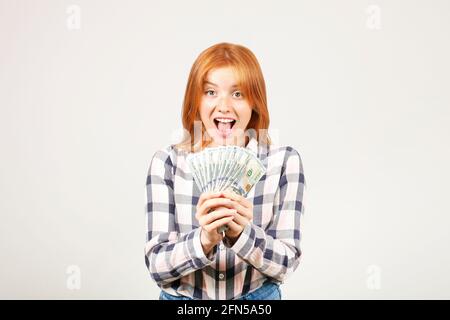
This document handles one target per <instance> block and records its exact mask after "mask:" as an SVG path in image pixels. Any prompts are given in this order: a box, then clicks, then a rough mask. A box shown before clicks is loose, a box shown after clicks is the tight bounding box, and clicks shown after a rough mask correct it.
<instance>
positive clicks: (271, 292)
mask: <svg viewBox="0 0 450 320" xmlns="http://www.w3.org/2000/svg"><path fill="white" fill-rule="evenodd" d="M159 300H194V299H192V298H189V297H185V296H179V297H178V296H174V295H171V294H168V293H167V292H165V291H161V294H160V295H159ZM236 300H281V290H280V285H279V284H276V283H273V282H266V283H265V284H263V285H262V286H261V287H260V288H258V289H256V290H255V291H253V292H251V293H247V294H246V295H244V296H242V297H240V298H239V299H236Z"/></svg>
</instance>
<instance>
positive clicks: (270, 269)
mask: <svg viewBox="0 0 450 320" xmlns="http://www.w3.org/2000/svg"><path fill="white" fill-rule="evenodd" d="M246 148H249V149H250V150H253V151H254V152H255V153H256V154H257V156H258V158H259V159H261V161H262V162H263V164H264V166H265V167H266V169H267V171H266V174H265V175H264V176H263V177H262V178H261V180H260V181H259V182H258V183H257V184H256V185H255V186H254V187H253V189H252V190H251V191H250V192H249V193H248V195H247V199H249V200H250V201H251V202H252V203H253V222H250V223H248V224H247V226H246V227H245V228H244V230H243V232H242V233H241V235H240V236H239V238H238V239H237V241H236V242H235V243H234V245H232V246H230V244H229V243H228V241H227V239H226V238H225V239H224V240H223V241H222V242H221V243H220V244H219V245H216V246H215V247H214V248H213V250H212V251H211V252H210V253H209V254H208V255H207V256H206V255H205V253H204V251H203V249H202V245H201V243H200V230H201V227H200V225H199V223H198V221H197V219H196V218H195V213H196V206H197V202H198V199H199V196H200V191H199V189H198V188H197V186H196V184H195V183H194V180H193V178H192V175H191V173H190V171H189V169H188V165H187V162H186V155H187V153H186V152H185V151H182V150H178V149H176V148H175V147H174V146H173V145H170V146H168V147H166V148H164V149H161V150H158V151H157V152H156V153H155V154H154V155H153V158H152V160H151V163H150V168H149V171H148V175H147V185H146V192H147V199H148V201H147V206H146V207H147V208H146V226H147V236H146V245H145V263H146V265H147V268H148V269H149V271H150V275H151V277H152V279H153V280H154V281H155V282H156V283H157V285H158V286H159V287H160V288H161V289H162V290H164V291H165V292H167V293H169V294H172V295H183V296H188V297H191V298H194V299H204V300H208V299H213V300H230V299H236V298H239V297H241V296H243V295H245V294H247V293H249V292H252V291H254V290H256V289H258V288H259V287H261V286H262V285H263V284H264V283H265V282H267V281H272V282H276V283H283V282H284V280H285V279H286V277H287V276H288V275H290V274H291V273H292V272H293V271H294V270H295V269H296V268H297V266H298V264H299V262H300V255H301V250H300V216H301V213H302V212H304V205H303V202H302V199H303V193H304V190H305V189H306V184H305V178H304V175H303V165H302V161H301V158H300V155H299V153H298V152H297V151H296V150H295V149H294V148H292V147H289V146H284V147H279V146H278V147H277V146H273V145H270V146H269V147H267V146H262V145H261V144H258V142H257V140H256V139H255V138H251V140H250V141H249V143H248V144H247V146H246Z"/></svg>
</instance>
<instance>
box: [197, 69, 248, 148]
mask: <svg viewBox="0 0 450 320" xmlns="http://www.w3.org/2000/svg"><path fill="white" fill-rule="evenodd" d="M251 115H252V108H251V106H250V105H249V103H248V101H247V99H246V97H244V96H243V94H242V93H241V91H240V88H239V87H237V78H236V77H235V75H234V73H233V69H231V68H229V67H224V68H218V69H213V70H211V71H210V72H209V73H208V75H207V77H206V83H205V84H204V87H203V95H202V99H201V103H200V119H201V121H202V122H203V125H204V126H205V128H206V131H207V134H208V135H209V137H210V138H211V139H212V142H211V144H210V145H209V146H211V147H213V146H220V145H241V146H243V145H244V144H245V142H244V141H245V140H243V139H244V138H245V129H246V128H247V125H248V123H249V121H250V118H251Z"/></svg>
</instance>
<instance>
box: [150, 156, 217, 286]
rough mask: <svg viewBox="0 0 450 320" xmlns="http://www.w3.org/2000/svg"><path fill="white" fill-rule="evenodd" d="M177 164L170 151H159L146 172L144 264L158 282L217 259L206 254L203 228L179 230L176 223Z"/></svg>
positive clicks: (165, 282) (213, 253) (200, 267)
mask: <svg viewBox="0 0 450 320" xmlns="http://www.w3.org/2000/svg"><path fill="white" fill-rule="evenodd" d="M174 169H175V168H174V166H173V163H172V159H171V157H170V153H169V152H167V151H166V150H164V149H163V150H159V151H157V152H156V153H155V154H154V156H153V158H152V161H151V164H150V168H149V171H148V175H147V184H146V185H147V187H146V189H147V190H146V191H147V200H148V201H147V210H146V224H147V236H146V245H145V264H146V266H147V268H148V270H149V271H150V275H151V277H152V279H153V280H154V281H155V282H156V283H157V284H158V285H159V286H161V285H166V284H169V283H171V282H173V281H175V280H177V279H178V278H181V277H183V276H185V275H187V274H189V273H191V272H194V271H196V270H198V269H202V268H204V267H205V266H206V265H209V264H211V263H212V262H213V261H214V255H215V251H212V252H210V253H209V255H208V256H206V255H205V254H204V251H203V249H202V245H201V242H200V228H196V229H193V230H192V231H191V232H188V233H184V234H180V233H179V232H178V231H177V228H176V226H175V212H176V206H175V201H174V185H173V183H174V179H173V175H174Z"/></svg>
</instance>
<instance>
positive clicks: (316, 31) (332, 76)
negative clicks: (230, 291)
mask: <svg viewBox="0 0 450 320" xmlns="http://www.w3.org/2000/svg"><path fill="white" fill-rule="evenodd" d="M71 5H76V6H78V7H77V8H79V9H80V10H81V11H80V14H81V15H80V23H81V24H80V28H79V29H76V28H75V29H74V26H75V27H76V26H77V25H76V22H75V24H74V11H73V10H72V9H71V8H70V6H71ZM371 5H373V6H375V7H370V6H371ZM68 9H69V10H68ZM67 10H68V11H67ZM75 21H76V19H75ZM449 33H450V3H449V2H448V1H445V0H442V1H425V0H415V1H411V0H409V1H406V0H405V1H387V0H385V1H381V0H373V1H361V0H353V1H350V0H347V1H332V0H329V1H325V0H322V1H317V0H314V1H312V0H311V1H281V0H277V1H260V0H258V1H235V0H229V1H192V0H191V1H177V2H175V1H144V0H142V1H106V0H105V1H92V0H90V1H87V0H86V1H81V0H78V1H56V0H55V1H49V0H46V1H44V0H41V1H31V0H29V1H25V0H20V1H8V0H0V46H1V48H0V112H1V115H0V148H1V149H0V154H1V166H0V177H1V179H0V194H1V196H0V214H1V221H0V298H4V299H5V298H6V299H12V298H22V299H30V298H33V299H45V298H50V299H117V298H123V299H157V298H158V295H159V289H158V287H157V286H156V284H155V283H154V282H153V281H152V280H151V278H150V276H149V274H148V271H147V269H146V267H145V264H144V242H145V219H144V212H145V204H146V198H145V182H146V175H147V170H148V167H149V164H150V160H151V156H152V155H153V153H154V152H155V151H156V150H157V149H159V148H162V147H164V146H166V145H168V144H169V143H172V142H175V141H176V140H174V139H175V138H176V135H175V133H176V131H177V129H179V128H180V127H181V118H180V115H181V104H182V100H183V96H184V90H185V86H186V82H187V77H188V73H189V70H190V68H191V66H192V63H193V62H194V60H195V58H196V57H197V56H198V54H199V53H200V52H201V51H203V50H204V49H206V48H207V47H209V46H211V45H213V44H216V43H219V42H224V41H226V42H232V43H238V44H242V45H244V46H246V47H248V48H249V49H250V50H252V51H253V52H254V53H255V55H256V56H257V58H258V60H259V62H260V64H261V67H262V70H263V73H264V76H265V79H266V84H267V90H268V101H269V111H270V116H271V129H272V130H273V131H274V132H275V133H277V135H278V137H277V138H276V141H277V142H278V143H279V144H283V145H291V146H293V147H295V148H296V149H297V150H299V152H300V154H301V157H302V160H303V165H304V170H305V177H306V180H307V185H308V190H307V193H306V196H305V199H304V200H305V203H304V204H305V208H306V210H305V215H304V216H303V223H302V249H303V256H302V258H301V259H302V260H301V263H300V266H299V268H298V269H297V270H296V272H295V273H294V274H293V275H291V277H290V278H288V279H287V280H286V283H285V284H283V285H282V291H283V298H284V299H313V298H320V299H351V298H358V299H372V298H373V299H396V298H410V299H411V298H412V299H419V298H425V299H430V298H437V299H440V298H447V299H448V298H450V289H449V288H450V274H449V270H450V255H449V252H450V246H449V244H450V235H449V224H450V215H449V214H450V205H449V203H448V200H447V199H448V193H449V192H448V190H449V188H448V185H447V183H448V181H449V175H450V169H449V167H448V164H449V162H450V150H449V149H450V144H449V137H450V128H449V123H450V110H449V108H450V94H449V83H450V81H449V80H450V79H449V75H450V62H449V58H448V57H449V56H450V52H449V51H450V46H449V41H448V39H449V38H450V37H449ZM71 265H75V266H77V267H78V268H79V270H80V272H81V274H80V276H81V278H80V281H81V282H80V284H81V286H80V288H79V289H78V290H76V289H75V290H73V289H71V288H70V286H69V287H68V286H67V283H68V281H69V280H70V277H71V276H73V274H68V273H67V271H68V267H69V266H71ZM69 271H70V270H69ZM69 282H70V281H69Z"/></svg>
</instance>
